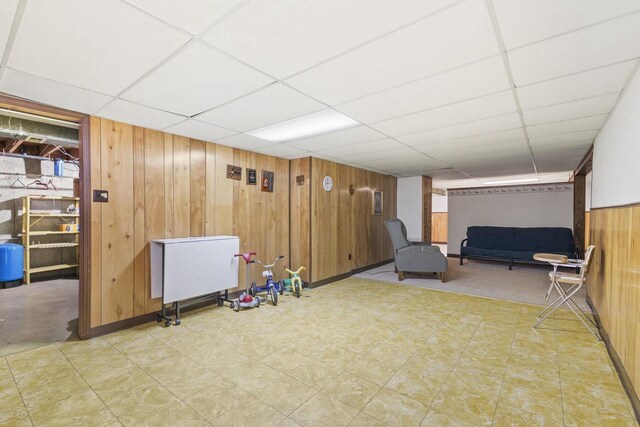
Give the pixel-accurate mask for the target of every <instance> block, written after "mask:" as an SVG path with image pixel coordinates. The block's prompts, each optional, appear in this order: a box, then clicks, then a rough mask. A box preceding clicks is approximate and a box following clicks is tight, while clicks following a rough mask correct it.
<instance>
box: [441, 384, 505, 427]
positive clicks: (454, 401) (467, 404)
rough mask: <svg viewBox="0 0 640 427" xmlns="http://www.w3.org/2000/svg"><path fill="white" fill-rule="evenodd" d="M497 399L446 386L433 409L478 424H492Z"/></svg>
mask: <svg viewBox="0 0 640 427" xmlns="http://www.w3.org/2000/svg"><path fill="white" fill-rule="evenodd" d="M496 403H497V402H496V400H490V399H488V398H487V397H485V396H481V395H478V394H474V393H470V392H468V391H466V390H460V389H456V388H453V387H449V386H445V387H443V388H442V390H441V391H440V393H439V394H438V397H436V400H435V401H434V402H433V406H432V407H431V409H432V410H435V411H437V412H442V413H446V414H450V415H453V416H454V417H456V418H459V419H460V420H463V421H466V422H468V423H473V424H477V425H482V426H486V425H491V423H492V421H493V416H494V414H495V410H496Z"/></svg>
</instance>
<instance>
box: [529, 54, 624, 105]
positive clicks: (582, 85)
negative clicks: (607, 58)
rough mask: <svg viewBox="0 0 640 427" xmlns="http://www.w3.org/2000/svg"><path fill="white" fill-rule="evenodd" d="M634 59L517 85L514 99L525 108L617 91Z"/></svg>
mask: <svg viewBox="0 0 640 427" xmlns="http://www.w3.org/2000/svg"><path fill="white" fill-rule="evenodd" d="M636 63H637V61H626V62H622V63H620V64H614V65H610V66H608V67H602V68H598V69H595V70H591V71H585V72H583V73H578V74H572V75H570V76H565V77H560V78H556V79H553V80H547V81H544V82H541V83H536V84H532V85H528V86H524V87H518V88H517V91H518V99H519V100H520V105H521V106H522V108H523V109H525V110H528V109H531V108H537V107H544V106H547V105H553V104H559V103H561V102H567V101H575V100H579V99H584V98H590V97H593V96H598V95H605V94H611V93H620V91H622V88H623V87H624V85H625V84H626V82H627V80H629V76H630V75H631V73H632V72H633V70H634V69H635V66H636Z"/></svg>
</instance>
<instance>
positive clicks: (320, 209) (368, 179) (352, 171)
mask: <svg viewBox="0 0 640 427" xmlns="http://www.w3.org/2000/svg"><path fill="white" fill-rule="evenodd" d="M301 174H304V176H305V184H304V185H303V186H297V185H296V182H295V180H296V176H297V175H301ZM327 175H328V176H331V177H332V178H333V190H332V191H330V192H327V191H324V189H323V188H322V180H323V178H324V177H325V176H327ZM350 185H353V186H354V187H355V193H354V194H353V195H351V194H350V193H349V186H350ZM396 188H397V180H396V178H395V177H392V176H387V175H381V174H377V173H374V172H369V171H365V170H363V169H357V168H353V167H350V166H346V165H342V164H338V163H333V162H330V161H327V160H322V159H317V158H311V159H309V158H306V159H297V160H293V161H292V162H291V201H292V216H291V224H292V235H291V252H292V257H293V259H295V260H297V259H299V260H300V262H299V263H297V262H293V265H294V267H297V266H298V265H299V264H304V265H306V266H307V268H309V266H310V272H307V273H308V276H306V277H310V278H311V281H312V282H316V281H319V280H323V279H328V278H331V277H334V276H338V275H340V274H344V273H349V272H351V271H352V270H354V269H357V268H361V267H365V266H368V265H372V264H375V263H378V262H381V261H384V260H387V259H391V258H393V249H392V245H391V240H390V239H389V236H388V234H387V231H386V229H385V227H384V223H383V221H384V220H385V219H389V218H394V217H395V216H396V197H397V196H396V194H397V193H396ZM374 191H382V192H383V215H373V192H374ZM309 196H310V199H307V198H308V197H309ZM305 200H306V201H307V202H306V203H309V205H308V208H307V207H305V206H302V205H304V204H305ZM297 210H298V211H299V213H297V212H296V211H297ZM309 212H310V213H311V214H310V215H308V213H309ZM307 218H308V219H307ZM294 224H295V226H294ZM294 228H300V230H301V231H302V232H303V233H307V230H308V234H306V236H304V235H302V234H301V235H300V236H296V235H295V232H294V231H293V229H294ZM349 254H351V259H349ZM296 257H299V258H296ZM305 280H307V279H305Z"/></svg>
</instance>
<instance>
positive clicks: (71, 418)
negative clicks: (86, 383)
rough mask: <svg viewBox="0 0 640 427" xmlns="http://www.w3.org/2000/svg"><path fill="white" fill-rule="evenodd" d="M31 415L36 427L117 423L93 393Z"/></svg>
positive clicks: (63, 401)
mask: <svg viewBox="0 0 640 427" xmlns="http://www.w3.org/2000/svg"><path fill="white" fill-rule="evenodd" d="M29 415H30V416H31V420H32V421H33V424H34V425H35V426H40V425H42V426H89V425H96V426H97V425H106V424H108V423H112V422H115V421H117V420H116V418H115V417H114V416H113V414H112V412H111V411H110V410H109V409H107V407H106V406H105V405H104V403H102V401H101V400H100V398H99V397H98V396H97V395H96V394H95V393H94V392H93V391H85V392H82V393H78V394H74V395H72V396H69V397H67V398H66V399H62V400H58V401H55V402H52V403H49V404H47V405H42V406H38V407H36V408H34V409H32V410H30V411H29Z"/></svg>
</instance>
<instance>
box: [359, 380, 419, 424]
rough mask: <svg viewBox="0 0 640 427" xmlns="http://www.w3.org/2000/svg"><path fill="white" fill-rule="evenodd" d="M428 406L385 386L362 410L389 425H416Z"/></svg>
mask: <svg viewBox="0 0 640 427" xmlns="http://www.w3.org/2000/svg"><path fill="white" fill-rule="evenodd" d="M428 409H429V407H428V406H426V405H424V404H422V403H420V402H418V401H417V400H413V399H411V398H409V397H407V396H405V395H403V394H400V393H398V392H396V391H393V390H389V389H386V388H383V389H381V390H380V391H379V392H378V394H377V395H375V396H374V397H373V399H371V401H370V402H369V403H368V404H367V406H365V408H364V409H363V411H364V412H365V413H366V414H367V415H370V416H372V417H374V418H376V419H378V420H380V421H382V422H384V423H386V424H388V425H390V426H417V425H419V424H420V422H421V421H422V419H423V418H424V416H425V415H426V414H427V411H428Z"/></svg>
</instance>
